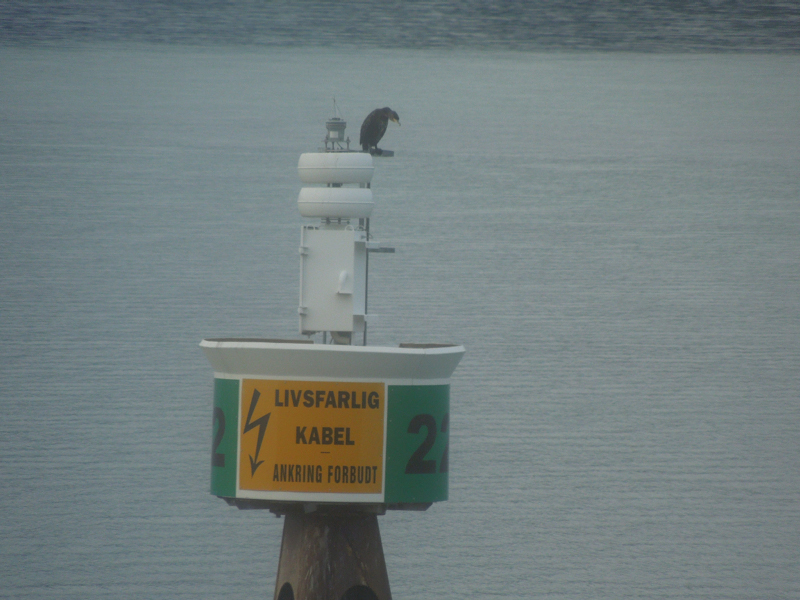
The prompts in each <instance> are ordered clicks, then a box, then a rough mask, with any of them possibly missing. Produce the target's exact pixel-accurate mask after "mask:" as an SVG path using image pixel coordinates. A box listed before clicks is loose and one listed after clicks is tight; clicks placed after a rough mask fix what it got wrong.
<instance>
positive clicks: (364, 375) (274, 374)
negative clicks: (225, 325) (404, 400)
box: [200, 339, 464, 385]
mask: <svg viewBox="0 0 800 600" xmlns="http://www.w3.org/2000/svg"><path fill="white" fill-rule="evenodd" d="M200 347H201V348H202V349H203V351H204V352H205V354H206V357H207V358H208V360H209V362H210V363H211V366H212V367H213V369H214V371H215V373H217V374H218V375H225V376H231V377H263V378H273V379H298V380H306V381H315V380H332V381H336V380H342V381H385V382H387V383H389V382H400V381H402V382H404V383H407V384H410V385H413V384H415V383H431V384H433V383H434V382H435V383H442V382H447V380H449V378H450V376H451V375H452V373H453V371H454V370H455V368H456V366H457V365H458V363H459V361H460V360H461V357H462V356H463V355H464V347H463V346H439V347H428V348H395V347H389V346H335V345H328V344H292V343H281V342H267V341H259V340H224V339H222V340H213V339H212V340H203V341H202V342H201V343H200Z"/></svg>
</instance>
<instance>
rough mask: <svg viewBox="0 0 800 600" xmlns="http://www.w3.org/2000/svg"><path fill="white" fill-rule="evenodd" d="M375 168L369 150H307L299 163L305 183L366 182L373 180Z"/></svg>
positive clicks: (298, 170)
mask: <svg viewBox="0 0 800 600" xmlns="http://www.w3.org/2000/svg"><path fill="white" fill-rule="evenodd" d="M373 170H374V167H373V166H372V155H371V154H369V153H367V152H306V153H304V154H301V155H300V162H299V163H298V164H297V172H298V173H299V174H300V181H302V182H303V183H321V184H329V183H336V184H344V183H362V184H366V183H369V182H371V181H372V172H373Z"/></svg>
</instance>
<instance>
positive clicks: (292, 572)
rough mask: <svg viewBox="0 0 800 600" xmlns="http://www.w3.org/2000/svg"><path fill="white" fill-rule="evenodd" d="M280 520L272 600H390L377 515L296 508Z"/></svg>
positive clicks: (344, 510) (349, 511) (338, 510)
mask: <svg viewBox="0 0 800 600" xmlns="http://www.w3.org/2000/svg"><path fill="white" fill-rule="evenodd" d="M298 508H300V507H298ZM284 519H285V521H284V524H283V540H282V542H281V557H280V562H279V563H278V576H277V578H276V580H275V600H391V598H392V594H391V591H390V590H389V576H388V574H387V572H386V562H385V560H384V557H383V546H382V545H381V534H380V530H379V529H378V517H377V515H376V514H374V513H369V512H359V511H356V510H352V509H350V510H347V509H345V508H342V509H328V510H326V511H323V512H312V513H305V512H303V511H302V509H301V510H295V511H291V512H287V513H286V516H285V517H284Z"/></svg>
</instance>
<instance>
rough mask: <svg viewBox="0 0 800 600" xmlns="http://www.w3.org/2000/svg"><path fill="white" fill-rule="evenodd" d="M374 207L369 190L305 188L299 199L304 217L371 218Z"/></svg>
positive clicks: (302, 189) (301, 191)
mask: <svg viewBox="0 0 800 600" xmlns="http://www.w3.org/2000/svg"><path fill="white" fill-rule="evenodd" d="M304 156H305V155H304ZM374 206H375V203H374V202H373V201H372V190H371V189H369V188H352V187H350V188H346V187H304V188H301V189H300V195H299V196H298V197H297V208H298V209H299V210H300V214H301V215H303V216H304V217H319V218H322V219H325V218H332V219H339V218H342V219H361V218H366V217H369V216H370V215H371V214H372V208H373V207H374Z"/></svg>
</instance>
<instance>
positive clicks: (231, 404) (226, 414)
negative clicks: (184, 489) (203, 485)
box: [211, 379, 239, 498]
mask: <svg viewBox="0 0 800 600" xmlns="http://www.w3.org/2000/svg"><path fill="white" fill-rule="evenodd" d="M238 429H239V380H238V379H215V380H214V421H213V426H212V433H211V435H212V437H211V493H212V494H214V495H215V496H226V497H229V498H233V497H235V496H236V458H237V453H236V450H237V448H236V441H237V436H236V434H237V430H238Z"/></svg>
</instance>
